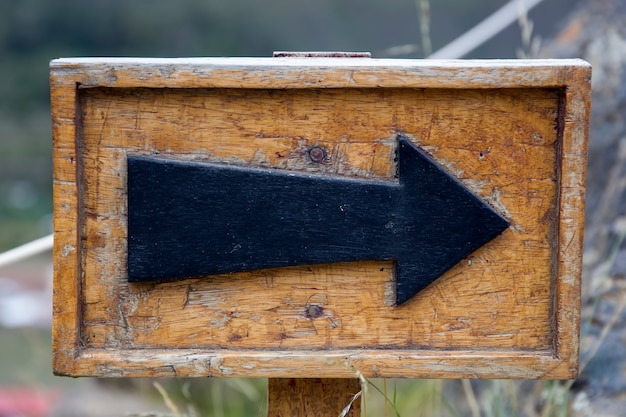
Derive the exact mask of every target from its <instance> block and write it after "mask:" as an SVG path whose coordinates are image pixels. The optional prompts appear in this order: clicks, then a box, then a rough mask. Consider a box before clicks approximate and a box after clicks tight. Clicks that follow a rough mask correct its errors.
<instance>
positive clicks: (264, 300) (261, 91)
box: [51, 59, 590, 379]
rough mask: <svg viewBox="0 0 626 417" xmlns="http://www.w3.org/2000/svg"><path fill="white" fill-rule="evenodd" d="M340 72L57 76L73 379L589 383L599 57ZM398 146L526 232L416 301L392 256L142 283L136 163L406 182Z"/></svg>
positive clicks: (59, 296)
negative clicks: (587, 252) (586, 265)
mask: <svg viewBox="0 0 626 417" xmlns="http://www.w3.org/2000/svg"><path fill="white" fill-rule="evenodd" d="M339 61H340V62H339V63H337V61H329V60H325V61H324V65H321V66H320V65H315V63H313V64H308V62H309V61H308V60H306V61H303V60H297V62H295V61H293V60H285V59H279V60H269V61H268V60H259V61H257V60H224V59H220V60H215V61H213V60H197V61H195V60H191V61H189V60H185V61H180V62H179V61H177V60H172V61H169V60H147V61H137V60H128V61H125V60H112V61H111V62H107V61H105V60H99V61H98V60H97V61H93V60H76V61H72V60H62V61H54V62H53V63H52V76H51V86H52V103H53V126H54V132H53V134H54V146H55V154H54V158H55V174H54V175H55V177H54V178H55V194H54V196H55V197H54V198H55V301H54V304H55V317H54V339H55V341H54V349H55V355H54V369H55V372H56V373H59V374H70V375H99V376H250V377H287V376H289V377H325V378H327V377H330V378H332V377H345V378H349V377H354V375H355V373H356V371H357V370H358V371H360V372H362V373H363V374H364V375H366V376H404V377H462V378H464V377H490V378H496V377H497V378H502V377H514V378H553V379H554V378H569V377H572V376H574V375H575V374H576V372H577V363H578V347H577V343H578V322H579V317H578V311H579V306H578V303H579V291H580V264H581V258H582V257H581V254H582V252H581V248H582V225H583V222H582V220H583V219H582V216H583V201H584V178H585V177H584V163H585V158H586V126H587V124H588V112H589V99H588V97H589V94H588V93H589V75H590V74H589V73H590V69H589V67H588V65H587V64H586V63H584V62H582V61H564V62H562V61H539V62H534V61H532V62H528V61H507V62H500V61H498V62H495V63H493V65H492V66H491V67H490V66H489V65H488V63H487V62H478V63H475V62H473V61H466V62H452V63H443V62H435V63H433V64H432V66H428V65H426V64H424V63H423V62H416V61H400V62H398V61H392V60H384V61H379V60H368V61H367V62H371V61H375V64H370V65H368V64H366V63H356V64H354V63H344V60H339ZM352 61H353V60H352ZM357 61H360V60H357ZM315 62H316V63H318V64H321V63H320V62H317V61H315ZM309 65H310V68H309V67H308V66H309ZM305 67H306V68H305ZM164 68H169V72H168V73H164ZM304 69H307V71H304ZM243 73H245V74H246V75H245V76H243V75H242V74H243ZM347 73H350V74H351V77H352V80H353V81H345V77H346V74H347ZM373 73H375V74H377V75H376V76H374V75H372V74H373ZM437 73H439V74H440V76H439V77H435V74H437ZM107 74H108V75H107ZM168 74H169V75H168ZM385 74H387V77H385ZM166 75H168V76H166ZM420 75H421V76H420ZM315 77H317V78H315ZM376 77H377V78H376ZM314 78H315V79H319V80H321V81H320V82H319V83H311V80H312V79H314ZM236 79H239V81H238V82H239V84H236ZM374 79H376V81H375V82H374V81H372V80H374ZM341 80H343V81H341ZM498 80H500V81H501V82H500V84H499V83H498ZM376 83H378V84H376ZM84 86H89V87H91V88H81V87H84ZM215 86H219V88H217V87H216V88H213V87H215ZM407 86H409V87H410V88H401V87H407ZM442 86H443V87H446V88H443V89H442V88H440V87H442ZM120 87H121V88H120ZM145 87H152V88H145ZM162 87H171V88H162ZM287 87H288V88H287ZM320 87H323V88H320ZM344 87H350V88H344ZM365 87H367V88H365ZM382 87H389V88H382ZM504 87H506V88H504ZM398 133H402V134H404V135H405V136H407V137H409V138H410V140H411V141H412V142H413V143H415V144H416V145H418V146H420V147H421V148H422V149H424V150H426V151H427V152H429V153H430V154H431V155H432V156H433V157H434V158H435V159H436V160H437V161H438V163H439V164H441V165H442V166H444V167H445V168H446V169H447V170H448V172H450V173H451V174H453V175H454V176H456V177H457V178H459V180H461V181H462V182H463V183H464V184H465V185H466V186H467V187H468V188H470V189H471V190H473V191H474V192H475V193H476V194H477V195H479V196H480V197H481V198H482V199H484V200H485V201H487V202H488V203H490V204H491V205H492V206H493V207H494V208H495V209H496V210H497V211H498V212H499V213H500V214H502V215H503V216H504V217H506V218H507V219H508V220H509V221H510V222H511V224H512V226H511V227H510V228H509V229H508V230H507V231H505V232H504V233H503V234H502V235H501V236H499V237H498V238H496V239H495V240H494V241H492V242H490V243H489V244H487V245H486V246H485V247H483V248H481V249H479V250H478V251H476V252H475V253H474V254H473V255H472V256H470V257H468V258H467V259H465V260H464V261H462V262H460V263H459V264H458V265H457V266H455V267H454V268H453V269H452V270H450V271H449V272H448V273H446V274H445V275H443V276H442V277H441V278H439V279H438V280H437V281H435V283H433V284H432V285H431V286H429V287H428V288H427V289H426V290H424V291H422V292H421V293H420V294H419V295H418V296H417V297H414V299H412V300H410V301H408V302H407V303H405V304H403V305H402V306H399V307H396V306H393V297H392V295H393V293H392V291H393V286H394V282H393V279H394V274H393V264H392V263H390V262H353V263H344V264H330V265H318V266H311V267H290V268H280V269H273V270H263V271H256V272H250V273H239V274H231V275H222V276H212V277H202V278H198V279H190V280H185V281H180V282H170V283H162V284H128V282H127V276H126V238H127V233H126V216H127V211H126V210H127V208H126V207H127V204H126V190H125V186H126V185H125V184H126V156H127V155H128V154H137V155H152V154H160V155H166V156H168V157H172V158H179V159H187V160H199V161H210V162H220V163H231V164H237V165H243V166H255V167H272V168H279V169H286V170H297V171H304V172H313V173H320V174H327V175H338V176H347V177H358V178H371V179H389V178H392V177H393V175H394V173H395V164H394V162H393V157H394V145H395V141H396V139H395V138H396V135H397V134H398ZM312 146H321V147H324V148H326V149H327V150H328V153H327V158H326V159H325V161H324V162H323V163H315V162H313V161H311V159H310V158H309V157H308V150H309V149H310V148H311V147H312ZM277 227H280V225H277ZM311 311H315V312H316V314H311ZM318 312H319V314H317V313H318Z"/></svg>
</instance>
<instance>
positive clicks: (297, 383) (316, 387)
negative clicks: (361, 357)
mask: <svg viewBox="0 0 626 417" xmlns="http://www.w3.org/2000/svg"><path fill="white" fill-rule="evenodd" d="M267 389H268V401H267V416H268V417H311V416H316V417H337V416H339V415H341V413H342V411H343V409H344V407H347V406H348V404H350V401H352V399H353V398H354V396H355V395H356V394H357V393H358V392H359V391H361V386H360V385H359V380H358V379H337V378H335V379H333V378H329V379H320V378H304V379H295V378H273V379H270V380H269V381H268V387H267ZM360 415H361V400H360V399H357V400H356V401H354V402H353V403H352V406H351V407H350V411H349V412H348V413H347V414H346V416H347V417H357V416H360Z"/></svg>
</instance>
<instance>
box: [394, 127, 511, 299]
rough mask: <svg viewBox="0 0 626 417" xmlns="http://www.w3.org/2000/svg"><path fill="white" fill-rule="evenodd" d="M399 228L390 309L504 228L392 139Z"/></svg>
mask: <svg viewBox="0 0 626 417" xmlns="http://www.w3.org/2000/svg"><path fill="white" fill-rule="evenodd" d="M398 164H399V168H398V172H399V177H400V188H401V198H400V200H401V203H400V206H401V208H400V210H399V211H400V216H399V217H400V218H402V219H403V220H402V223H401V228H400V231H399V233H398V239H399V240H398V255H397V264H396V304H397V305H400V304H402V303H404V302H405V301H407V300H408V299H409V298H411V297H413V295H415V294H417V293H418V292H419V291H421V290H422V289H424V288H425V287H426V286H428V285H429V284H430V283H432V282H433V281H434V280H435V279H437V278H438V277H439V276H441V275H442V274H443V273H445V272H446V271H447V270H449V269H450V268H452V267H453V266H454V265H456V264H457V263H458V262H459V261H461V260H462V259H463V258H465V257H466V256H468V255H469V254H471V253H472V252H474V251H475V250H476V249H478V248H479V247H481V246H483V245H484V244H485V243H487V242H489V241H490V240H492V239H493V238H495V237H496V236H498V235H499V234H500V233H502V232H503V231H504V230H505V229H506V228H508V227H509V222H508V221H507V220H506V219H504V218H503V217H502V216H500V215H499V214H498V213H497V212H495V211H494V210H493V209H492V208H491V207H490V206H489V205H487V204H486V203H484V202H483V201H482V200H481V199H479V198H478V197H476V196H475V195H474V194H472V192H471V191H470V190H468V189H467V188H466V187H465V186H464V185H463V184H462V183H461V182H460V181H458V180H457V179H456V178H454V177H452V176H451V175H450V174H448V173H447V172H446V171H444V170H443V169H442V168H441V167H440V166H439V165H438V164H436V163H435V162H433V161H432V159H431V158H430V157H429V156H428V155H427V154H426V153H424V152H423V151H421V150H420V149H419V148H417V147H416V146H414V145H413V144H412V143H411V142H410V141H409V140H407V139H406V138H404V137H402V136H399V137H398Z"/></svg>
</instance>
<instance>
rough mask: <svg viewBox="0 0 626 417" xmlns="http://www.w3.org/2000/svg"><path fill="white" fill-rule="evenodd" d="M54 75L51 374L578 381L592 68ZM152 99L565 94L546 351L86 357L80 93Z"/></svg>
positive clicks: (406, 64)
mask: <svg viewBox="0 0 626 417" xmlns="http://www.w3.org/2000/svg"><path fill="white" fill-rule="evenodd" d="M50 67H51V78H50V82H51V103H52V124H53V141H54V155H53V158H54V207H55V221H54V232H55V242H54V313H53V368H54V372H55V373H56V374H60V375H71V376H132V377H146V376H150V377H162V376H202V377H206V376H221V377H228V376H231V377H271V378H275V377H307V378H312V377H316V378H317V377H318V378H336V377H346V378H353V377H355V375H356V374H357V372H360V373H362V374H363V375H365V376H367V377H414V378H536V379H539V378H545V379H567V378H573V377H576V375H577V373H578V339H579V319H580V305H579V304H580V279H581V268H582V244H583V224H584V218H583V216H584V190H585V169H584V168H585V166H586V153H587V135H588V122H589V106H590V102H589V97H590V79H591V67H590V66H589V64H587V63H586V62H584V61H582V60H536V61H524V60H521V61H518V60H502V61H415V60H377V59H358V58H357V59H354V58H353V59H333V58H330V59H328V58H307V59H301V58H286V59H285V58H254V59H252V58H216V59H211V58H197V59H132V58H117V59H113V58H83V59H59V60H54V61H52V62H51V64H50ZM90 87H117V88H131V87H133V88H134V87H150V88H218V87H219V88H267V89H287V88H292V89H295V88H303V89H304V88H365V87H369V88H392V87H398V88H464V89H468V88H469V89H471V88H473V89H492V88H497V89H499V88H528V87H532V88H562V89H563V91H564V95H563V99H562V103H561V109H560V115H559V140H560V144H559V156H560V160H559V161H558V168H557V169H558V189H559V191H558V192H559V194H558V208H559V217H558V224H557V229H558V230H557V231H556V234H557V236H558V244H557V247H558V250H557V255H556V258H557V259H555V262H554V272H553V278H552V279H553V285H552V288H553V294H552V297H553V303H554V307H553V317H552V320H553V328H554V331H555V339H554V346H553V351H552V352H548V353H544V352H541V353H532V352H526V351H506V352H501V351H496V352H491V351H490V352H485V353H484V354H477V353H472V352H466V351H429V350H332V351H318V350H315V351H295V352H294V351H249V350H243V351H233V350H229V351H228V352H223V351H217V352H210V351H206V350H183V349H176V350H172V351H169V350H157V349H129V350H126V351H122V352H115V353H112V352H109V351H107V350H94V349H86V348H84V347H82V346H81V345H80V343H79V341H80V326H81V325H80V311H79V309H80V303H79V299H80V294H81V289H80V288H79V283H80V281H81V276H82V271H81V267H80V259H81V256H80V253H79V251H80V242H79V235H80V233H79V232H80V230H79V227H80V224H82V222H81V219H79V218H77V216H78V214H77V213H80V210H78V208H79V205H78V202H79V201H80V198H79V194H80V192H81V191H80V186H79V184H80V172H79V167H80V165H81V164H80V161H77V157H79V156H78V155H79V154H80V152H77V149H80V146H81V143H80V131H79V130H80V120H79V116H78V112H77V101H76V100H77V91H78V89H79V88H90Z"/></svg>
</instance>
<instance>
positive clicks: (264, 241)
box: [128, 137, 509, 304]
mask: <svg viewBox="0 0 626 417" xmlns="http://www.w3.org/2000/svg"><path fill="white" fill-rule="evenodd" d="M398 148H399V150H398V165H399V166H398V174H399V175H398V176H399V181H398V182H394V181H370V180H362V179H350V178H342V177H328V176H320V175H310V174H306V173H301V172H291V171H285V170H278V169H257V168H249V167H238V166H232V165H225V164H211V163H202V162H190V161H179V160H172V159H163V158H158V157H146V156H129V157H128V280H129V281H133V282H137V281H158V280H171V279H180V278H188V277H198V276H204V275H213V274H223V273H230V272H238V271H251V270H256V269H263V268H275V267H284V266H291V265H312V264H322V263H333V262H345V261H357V260H386V259H395V260H396V303H397V304H401V303H403V302H404V301H406V300H408V299H409V298H411V297H412V296H413V295H414V294H416V293H417V292H419V291H420V290H422V289H423V288H424V287H426V286H427V285H429V284H430V283H431V282H433V281H434V280H435V279H436V278H437V277H439V276H440V275H441V274H443V273H444V272H446V271H447V270H448V269H450V268H451V267H452V266H454V265H455V264H456V263H457V262H459V261H460V260H461V259H463V258H464V257H466V256H467V255H469V254H470V253H472V252H473V251H474V250H476V249H477V248H479V247H480V246H482V245H484V244H485V243H487V242H489V241H490V240H491V239H493V238H494V237H496V236H497V235H498V234H500V233H501V232H502V231H503V230H505V229H506V228H507V227H508V226H509V223H508V221H506V220H505V219H504V218H502V217H501V216H500V215H499V214H498V213H496V212H495V211H494V210H493V209H492V208H491V207H489V206H488V205H487V204H485V203H484V202H482V201H481V200H480V199H478V198H477V197H476V196H474V195H473V194H472V193H471V192H470V191H469V190H468V189H467V188H465V187H464V186H463V185H462V184H461V183H460V182H459V181H458V180H456V179H455V178H453V177H451V176H450V175H448V174H447V173H446V172H445V171H444V170H443V169H441V168H440V167H439V166H438V165H437V164H435V163H434V162H433V161H432V160H431V159H430V158H429V157H428V156H427V155H426V154H424V153H423V152H422V151H421V150H420V149H418V148H417V147H415V146H414V145H413V144H411V143H410V142H409V141H408V140H407V139H405V138H403V137H399V138H398Z"/></svg>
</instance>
